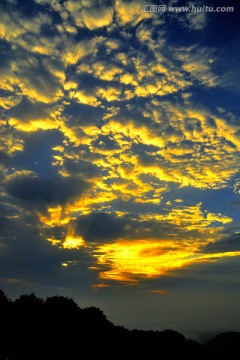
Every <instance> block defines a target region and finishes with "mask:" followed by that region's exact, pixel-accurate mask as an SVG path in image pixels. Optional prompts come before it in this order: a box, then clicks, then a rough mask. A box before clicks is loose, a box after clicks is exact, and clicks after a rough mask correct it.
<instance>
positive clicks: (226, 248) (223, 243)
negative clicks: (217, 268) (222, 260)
mask: <svg viewBox="0 0 240 360" xmlns="http://www.w3.org/2000/svg"><path fill="white" fill-rule="evenodd" d="M202 251H203V252H204V253H210V254H211V253H224V252H230V251H240V233H237V234H232V235H230V236H228V237H225V238H223V239H221V240H218V241H214V242H211V243H209V244H207V245H206V246H205V247H204V248H203V249H202Z"/></svg>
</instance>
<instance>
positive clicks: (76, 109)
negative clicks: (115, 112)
mask: <svg viewBox="0 0 240 360" xmlns="http://www.w3.org/2000/svg"><path fill="white" fill-rule="evenodd" d="M84 89H85V88H84ZM63 115H64V116H66V117H67V123H68V124H69V125H71V126H73V127H74V126H77V125H78V126H79V125H82V126H89V125H90V124H92V125H93V124H94V125H95V124H96V123H98V122H99V123H100V121H101V119H102V116H103V109H101V108H99V107H98V108H94V107H93V106H89V105H85V104H76V103H73V102H72V103H71V104H70V105H66V106H65V108H64V111H63Z"/></svg>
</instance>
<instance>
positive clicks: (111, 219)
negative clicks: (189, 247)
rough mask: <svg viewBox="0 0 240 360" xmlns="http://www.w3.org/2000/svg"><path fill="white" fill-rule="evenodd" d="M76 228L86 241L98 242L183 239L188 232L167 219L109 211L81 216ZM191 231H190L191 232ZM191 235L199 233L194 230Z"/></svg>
mask: <svg viewBox="0 0 240 360" xmlns="http://www.w3.org/2000/svg"><path fill="white" fill-rule="evenodd" d="M73 223H74V224H75V226H74V228H75V231H76V234H77V235H80V236H83V237H84V239H85V240H86V241H89V242H96V243H106V242H112V241H116V240H118V239H126V240H142V239H151V240H153V239H158V240H159V241H161V239H164V240H167V239H172V240H173V241H174V240H176V239H177V240H181V239H184V237H185V236H186V233H185V231H184V229H181V228H180V227H178V226H176V225H175V224H173V223H169V222H167V221H158V220H156V219H150V220H143V219H141V218H140V217H139V216H138V215H135V217H133V215H130V214H126V215H124V216H117V215H115V214H108V213H91V214H90V215H84V216H80V217H79V218H78V219H77V220H76V221H73ZM189 233H190V232H189ZM191 235H192V236H194V235H197V232H194V231H192V232H191Z"/></svg>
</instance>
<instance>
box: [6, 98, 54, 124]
mask: <svg viewBox="0 0 240 360" xmlns="http://www.w3.org/2000/svg"><path fill="white" fill-rule="evenodd" d="M51 111H52V106H50V105H47V104H45V103H42V102H32V101H31V100H29V99H28V98H27V97H25V96H24V97H23V98H22V100H21V102H20V103H19V104H17V105H16V106H14V107H13V108H12V109H11V111H10V115H11V116H13V117H14V118H16V119H18V120H21V121H23V122H28V121H29V120H38V119H41V120H44V119H47V118H48V117H49V114H50V112H51Z"/></svg>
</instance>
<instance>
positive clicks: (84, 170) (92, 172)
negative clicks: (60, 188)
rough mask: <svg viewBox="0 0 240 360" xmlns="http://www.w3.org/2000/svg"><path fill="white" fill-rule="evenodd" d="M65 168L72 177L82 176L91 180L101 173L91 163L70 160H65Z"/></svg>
mask: <svg viewBox="0 0 240 360" xmlns="http://www.w3.org/2000/svg"><path fill="white" fill-rule="evenodd" d="M63 168H64V169H65V170H66V171H67V172H68V173H70V174H71V175H81V176H82V177H84V178H85V179H91V178H93V177H94V176H96V175H97V174H98V173H99V168H98V167H97V166H96V165H94V164H92V163H91V162H87V161H83V160H72V159H69V158H65V159H64V162H63Z"/></svg>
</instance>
